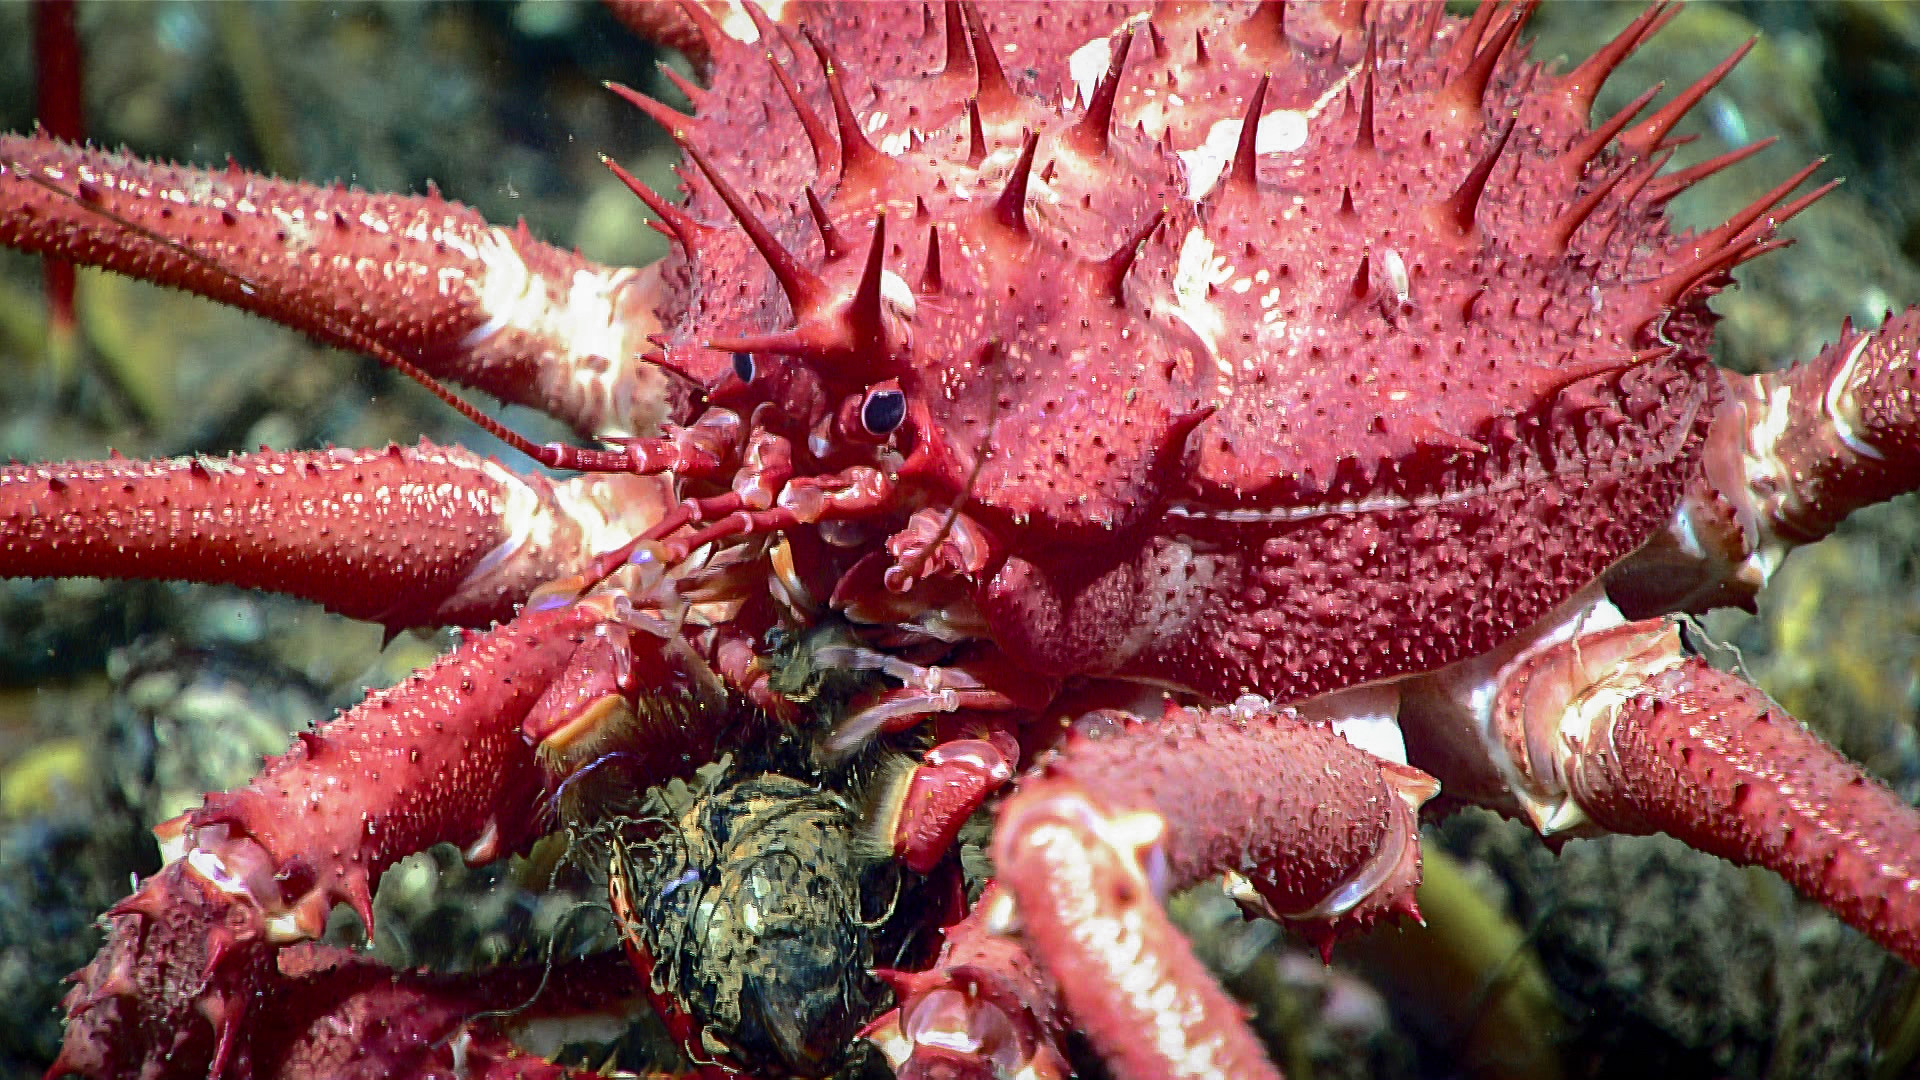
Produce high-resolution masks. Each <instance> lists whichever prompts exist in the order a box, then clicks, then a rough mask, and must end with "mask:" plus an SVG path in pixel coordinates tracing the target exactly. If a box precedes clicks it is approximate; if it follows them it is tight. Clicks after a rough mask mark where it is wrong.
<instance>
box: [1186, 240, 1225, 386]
mask: <svg viewBox="0 0 1920 1080" xmlns="http://www.w3.org/2000/svg"><path fill="white" fill-rule="evenodd" d="M1233 275H1234V269H1233V267H1231V266H1229V265H1227V260H1226V257H1225V256H1223V255H1220V254H1218V252H1217V251H1216V249H1215V248H1214V246H1213V239H1212V238H1211V237H1209V236H1208V235H1207V234H1206V231H1205V230H1204V229H1201V228H1200V227H1199V226H1195V227H1193V228H1192V229H1189V230H1187V235H1186V237H1185V238H1184V239H1183V240H1181V241H1180V257H1179V261H1178V263H1177V264H1176V265H1175V267H1174V271H1173V300H1174V305H1175V306H1174V308H1173V311H1172V313H1171V314H1172V315H1173V317H1174V318H1177V319H1179V320H1180V321H1181V322H1183V323H1186V324H1187V326H1189V327H1190V328H1192V330H1193V332H1194V333H1195V334H1196V335H1198V336H1199V338H1200V341H1201V343H1202V344H1204V345H1206V347H1207V353H1208V354H1209V355H1210V356H1212V357H1213V362H1214V364H1215V365H1217V366H1218V367H1219V369H1220V373H1221V376H1222V378H1223V379H1225V380H1231V379H1232V378H1233V365H1231V364H1229V363H1227V362H1226V361H1225V360H1224V359H1222V357H1221V355H1220V339H1221V338H1222V337H1223V336H1225V334H1226V332H1227V321H1226V316H1224V315H1222V314H1221V312H1220V309H1219V308H1217V307H1215V306H1214V304H1213V301H1211V300H1210V299H1208V298H1207V290H1208V289H1209V288H1211V287H1212V286H1215V285H1220V284H1223V283H1225V282H1227V281H1230V280H1232V278H1233ZM1225 385H1226V386H1230V385H1231V383H1230V382H1228V383H1226V384H1225Z"/></svg>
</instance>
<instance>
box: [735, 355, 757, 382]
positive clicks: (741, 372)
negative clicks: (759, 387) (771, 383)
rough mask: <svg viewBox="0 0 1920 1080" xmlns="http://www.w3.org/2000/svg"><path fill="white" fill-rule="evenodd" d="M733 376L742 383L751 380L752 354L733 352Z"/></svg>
mask: <svg viewBox="0 0 1920 1080" xmlns="http://www.w3.org/2000/svg"><path fill="white" fill-rule="evenodd" d="M733 377H734V378H736V379H739V380H740V381H741V382H743V383H750V382H752V381H753V354H752V353H750V352H737V353H734V354H733Z"/></svg>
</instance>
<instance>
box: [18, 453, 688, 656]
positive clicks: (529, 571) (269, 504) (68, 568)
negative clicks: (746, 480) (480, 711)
mask: <svg viewBox="0 0 1920 1080" xmlns="http://www.w3.org/2000/svg"><path fill="white" fill-rule="evenodd" d="M670 501H671V495H670V490H669V487H668V485H667V482H666V481H665V480H664V479H662V478H659V477H641V476H588V477H579V478H576V479H573V480H568V481H563V482H560V483H554V482H551V481H548V480H547V479H546V478H544V477H542V476H538V475H528V476H519V475H516V474H515V473H513V472H510V471H509V470H507V469H506V468H504V467H502V466H501V465H499V464H498V463H497V462H494V461H492V460H489V459H483V458H481V457H479V456H478V455H475V454H472V453H469V452H467V451H465V450H460V449H450V448H442V447H437V446H433V445H430V444H427V443H424V442H423V443H421V444H420V445H419V446H414V447H401V446H389V447H388V448H387V449H385V450H346V449H332V450H312V451H301V452H291V453H281V452H266V451H263V452H261V453H257V454H242V455H237V456H234V457H228V458H207V457H190V458H177V459H174V460H170V461H129V460H126V459H121V458H116V459H112V460H108V461H90V462H64V463H57V464H40V465H12V466H7V467H5V468H0V575H4V576H9V577H54V576H60V577H67V576H81V575H84V576H91V577H105V578H170V579H175V580H184V581H197V582H208V583H219V584H228V585H241V586H246V587H250V588H259V589H270V590H272V591H274V592H280V593H285V594H288V595H291V596H297V597H301V598H303V599H308V600H313V601H315V602H317V603H319V604H322V605H324V606H325V607H327V608H328V609H329V610H332V611H337V612H340V613H341V614H344V615H348V616H351V617H353V618H357V619H367V620H372V621H376V622H379V623H381V624H383V625H385V626H386V627H387V628H388V630H389V631H397V630H400V629H405V628H408V627H414V626H436V625H447V624H453V625H464V626H484V625H487V624H489V623H491V622H493V621H495V620H498V619H505V618H507V617H509V616H511V615H512V613H513V611H514V609H515V608H516V607H517V606H518V605H519V604H521V603H522V602H524V601H525V600H526V599H527V597H528V595H529V594H530V593H531V592H532V591H533V590H534V589H535V588H537V587H538V586H540V585H541V584H543V583H544V582H547V581H549V580H552V579H555V578H560V577H564V576H567V575H569V574H572V573H576V572H577V571H578V570H579V569H580V568H581V567H583V566H584V565H586V564H587V562H589V561H590V560H591V559H592V557H593V556H594V555H596V554H598V553H600V552H603V551H606V550H608V549H610V548H614V547H618V546H619V545H621V544H623V543H625V542H627V541H628V540H630V539H631V538H632V537H633V536H635V535H637V534H639V533H641V532H643V531H644V530H645V529H647V528H648V527H650V526H652V525H653V524H654V522H656V521H658V520H659V519H660V517H661V516H663V515H664V514H665V512H666V507H667V506H668V504H669V503H670Z"/></svg>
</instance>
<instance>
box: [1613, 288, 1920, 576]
mask: <svg viewBox="0 0 1920 1080" xmlns="http://www.w3.org/2000/svg"><path fill="white" fill-rule="evenodd" d="M1720 377H1721V379H1723V380H1724V383H1725V387H1726V399H1725V401H1724V402H1723V403H1722V404H1721V406H1720V408H1719V410H1718V411H1717V412H1716V413H1715V414H1714V419H1713V426H1712V428H1711V429H1710V431H1709V434H1708V436H1707V451H1706V456H1705V466H1706V467H1705V469H1704V470H1703V472H1701V473H1700V474H1699V475H1698V476H1696V477H1695V479H1694V481H1693V483H1692V484H1691V485H1690V486H1689V487H1688V489H1687V491H1686V494H1685V496H1684V498H1683V499H1682V501H1681V504H1680V507H1679V509H1678V510H1677V511H1675V516H1674V524H1673V526H1672V527H1671V528H1670V529H1669V530H1668V531H1667V532H1666V533H1665V534H1662V535H1661V536H1659V537H1657V538H1655V540H1654V541H1653V542H1652V543H1650V544H1649V545H1648V546H1647V548H1646V549H1645V550H1644V551H1642V552H1641V553H1638V554H1636V555H1635V556H1633V557H1632V558H1630V559H1628V560H1627V561H1626V562H1624V563H1623V564H1622V565H1621V566H1620V567H1619V568H1618V569H1617V570H1616V571H1615V572H1614V573H1613V574H1612V575H1610V576H1609V580H1608V589H1609V592H1610V593H1612V594H1613V595H1614V597H1615V599H1616V600H1617V601H1618V602H1620V603H1621V606H1622V607H1623V608H1624V609H1626V610H1627V611H1628V612H1629V613H1630V614H1652V613H1653V612H1655V611H1671V610H1675V609H1676V608H1677V609H1681V610H1688V611H1701V610H1704V609H1705V608H1707V607H1709V606H1712V605H1713V604H1716V603H1728V602H1734V603H1741V604H1743V605H1745V606H1749V607H1750V606H1751V605H1752V599H1753V596H1754V594H1756V593H1757V592H1758V591H1759V589H1760V587H1761V586H1762V585H1764V584H1766V581H1767V578H1768V577H1769V576H1770V575H1771V574H1772V573H1773V571H1774V570H1775V569H1776V568H1778V567H1779V565H1780V560H1781V559H1783V558H1784V557H1785V556H1786V554H1787V552H1788V551H1790V550H1792V549H1793V548H1795V547H1797V546H1799V545H1801V544H1810V543H1813V542H1814V541H1816V540H1819V539H1821V538H1822V537H1824V536H1826V535H1827V534H1828V533H1830V532H1832V531H1833V528H1834V526H1836V525H1838V524H1839V523H1840V522H1841V521H1842V520H1844V519H1845V518H1846V517H1847V515H1849V514H1851V513H1853V511H1855V510H1858V509H1860V508H1861V507H1863V506H1870V505H1872V504H1874V503H1877V502H1881V501H1884V500H1886V499H1891V498H1893V497H1894V496H1896V495H1903V494H1905V493H1907V492H1909V491H1912V490H1914V488H1915V487H1916V485H1920V438H1917V437H1916V432H1920V307H1916V308H1909V309H1907V310H1906V311H1905V312H1902V313H1900V314H1898V315H1894V316H1891V317H1889V318H1888V319H1887V320H1886V321H1885V322H1884V323H1882V324H1881V326H1880V327H1879V329H1877V330H1868V331H1861V330H1855V329H1854V328H1853V325H1852V322H1851V321H1849V322H1848V323H1847V325H1846V327H1845V328H1844V329H1843V330H1842V331H1841V334H1840V340H1839V341H1836V342H1835V343H1833V344H1832V345H1829V346H1827V348H1825V349H1823V350H1821V352H1820V354H1819V355H1818V356H1815V357H1814V358H1813V359H1812V360H1810V361H1808V362H1806V363H1804V364H1797V365H1795V366H1793V367H1790V368H1787V369H1785V370H1782V371H1774V372H1765V373H1762V374H1759V375H1736V374H1734V373H1732V372H1724V371H1723V372H1721V373H1720Z"/></svg>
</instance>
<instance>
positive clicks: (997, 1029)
mask: <svg viewBox="0 0 1920 1080" xmlns="http://www.w3.org/2000/svg"><path fill="white" fill-rule="evenodd" d="M1002 895H1003V894H1002V893H1001V891H1000V887H999V886H998V885H992V884H990V885H988V886H987V890H986V892H984V893H982V894H981V896H980V902H979V903H978V904H976V905H975V906H974V909H973V912H972V913H971V914H969V915H968V916H967V917H966V918H964V919H962V920H961V921H959V922H958V923H955V924H954V925H952V926H950V927H948V928H947V929H946V931H945V934H946V942H945V943H944V944H943V945H942V947H941V949H940V957H939V959H938V960H936V961H935V962H934V965H933V967H932V968H930V969H928V970H926V971H911V972H909V971H880V972H878V974H879V975H880V976H881V977H882V978H884V979H886V980H887V983H888V984H889V985H891V986H892V987H893V992H894V996H895V997H896V998H897V999H898V1000H899V1002H900V1004H899V1007H898V1008H895V1009H891V1010H888V1011H887V1012H886V1013H885V1014H884V1015H882V1016H881V1017H880V1018H879V1019H877V1020H875V1021H874V1022H873V1023H871V1024H869V1025H867V1029H866V1030H865V1031H863V1032H861V1035H862V1037H864V1038H866V1039H867V1040H868V1041H870V1042H872V1043H873V1044H874V1045H875V1046H877V1047H878V1048H879V1049H880V1051H881V1053H882V1054H884V1055H886V1058H887V1061H888V1063H889V1064H891V1065H892V1066H893V1071H894V1075H895V1076H897V1077H899V1078H900V1080H1013V1078H1016V1077H1017V1078H1019V1080H1063V1078H1065V1077H1068V1076H1072V1075H1073V1069H1072V1067H1071V1066H1070V1065H1068V1064H1067V1061H1066V1058H1065V1056H1064V1055H1063V1054H1062V1053H1061V1051H1060V1049H1059V1047H1058V1043H1059V1041H1060V1040H1062V1039H1064V1038H1065V1036H1066V1026H1065V1022H1066V1016H1065V1014H1064V1013H1063V1012H1062V1011H1061V1009H1060V1005H1059V1002H1058V999H1057V997H1056V995H1055V993H1054V990H1053V986H1052V984H1051V983H1050V982H1048V980H1047V978H1046V976H1045V975H1044V974H1042V973H1041V971H1040V966H1039V965H1038V964H1037V963H1035V962H1034V959H1033V957H1032V955H1030V954H1029V953H1028V952H1027V950H1026V948H1025V947H1024V946H1022V945H1021V944H1020V942H1019V941H1018V940H1017V939H1015V938H1013V937H1010V936H1008V935H1006V934H1000V933H995V932H994V931H993V930H992V929H991V928H990V926H989V919H990V916H991V913H992V912H993V911H995V910H996V909H997V908H998V907H999V906H1001V905H1000V904H998V903H997V901H998V900H999V898H1001V896H1002Z"/></svg>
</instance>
